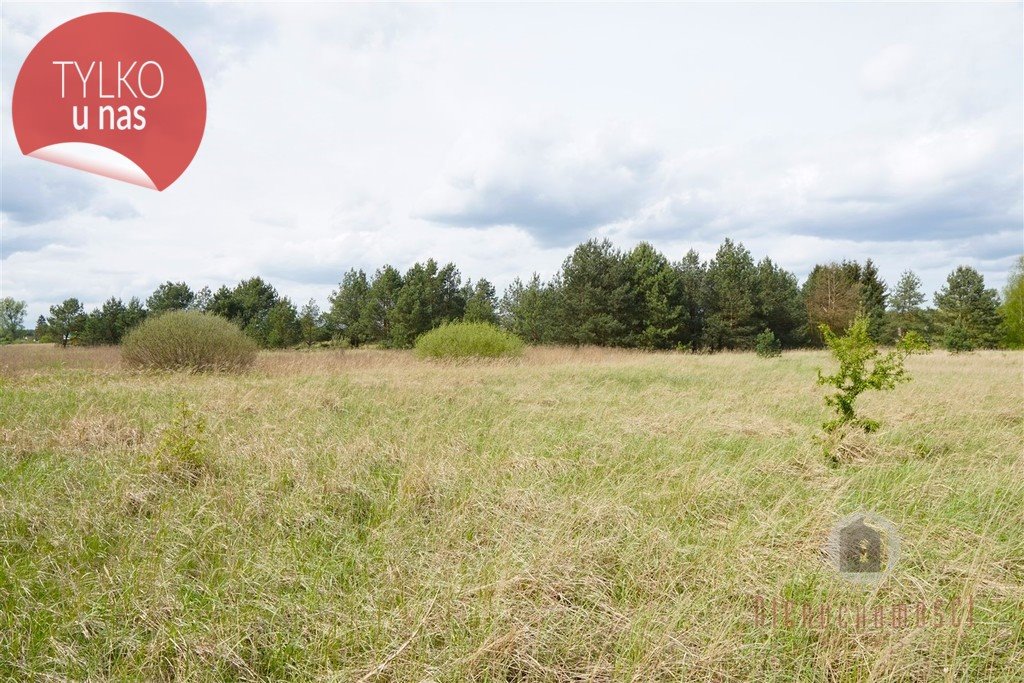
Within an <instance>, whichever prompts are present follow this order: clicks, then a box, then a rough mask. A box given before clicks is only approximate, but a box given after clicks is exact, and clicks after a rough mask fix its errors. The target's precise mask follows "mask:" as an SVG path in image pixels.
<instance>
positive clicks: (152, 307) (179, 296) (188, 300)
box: [146, 281, 196, 315]
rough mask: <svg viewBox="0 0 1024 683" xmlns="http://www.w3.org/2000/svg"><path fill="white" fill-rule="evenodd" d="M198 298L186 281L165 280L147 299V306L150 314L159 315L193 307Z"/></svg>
mask: <svg viewBox="0 0 1024 683" xmlns="http://www.w3.org/2000/svg"><path fill="white" fill-rule="evenodd" d="M195 300H196V295H195V293H194V292H193V291H192V289H191V288H190V287H189V286H188V285H187V284H185V283H184V282H169V281H168V282H165V283H163V284H162V285H160V286H159V287H157V288H156V290H155V291H154V292H153V293H152V294H150V295H149V298H148V299H146V308H147V309H149V313H150V315H159V314H161V313H166V312H167V311H183V310H185V309H187V308H191V307H192V305H193V303H194V302H195Z"/></svg>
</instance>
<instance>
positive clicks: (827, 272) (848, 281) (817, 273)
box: [803, 262, 860, 343]
mask: <svg viewBox="0 0 1024 683" xmlns="http://www.w3.org/2000/svg"><path fill="white" fill-rule="evenodd" d="M859 275H860V268H859V266H857V265H856V264H851V263H848V262H844V263H841V264H840V263H829V264H826V265H816V266H814V268H813V269H812V270H811V274H810V275H809V276H808V277H807V281H806V282H805V283H804V286H803V294H804V303H805V305H806V308H807V320H808V323H809V327H810V328H811V329H810V332H811V337H812V339H814V340H816V341H818V342H820V343H823V342H824V338H823V337H822V336H821V326H822V325H828V327H829V329H830V330H833V331H835V332H837V333H838V332H843V331H844V330H846V329H847V328H848V327H849V326H850V323H852V322H853V318H854V317H855V316H856V315H857V311H858V309H859V308H860V284H859V282H858V277H859Z"/></svg>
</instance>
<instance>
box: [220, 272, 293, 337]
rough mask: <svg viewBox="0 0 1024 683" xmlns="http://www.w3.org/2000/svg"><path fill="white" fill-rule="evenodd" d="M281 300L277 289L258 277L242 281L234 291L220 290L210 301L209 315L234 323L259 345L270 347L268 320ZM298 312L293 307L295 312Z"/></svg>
mask: <svg viewBox="0 0 1024 683" xmlns="http://www.w3.org/2000/svg"><path fill="white" fill-rule="evenodd" d="M278 300H279V297H278V294H277V290H276V289H274V287H272V286H271V285H270V284H268V283H266V282H265V281H264V280H263V279H262V278H259V277H254V278H250V279H248V280H242V281H241V282H239V283H238V285H236V286H235V287H234V289H228V288H227V287H221V288H220V289H218V290H217V292H216V293H215V294H214V295H213V297H212V298H211V300H210V307H209V312H210V313H215V314H217V315H220V316H223V317H225V318H227V319H228V320H230V321H232V322H234V323H235V324H237V325H238V326H239V327H241V328H242V330H244V331H245V333H246V334H248V335H249V336H250V337H252V338H253V339H254V340H255V341H256V343H257V344H259V345H261V346H268V345H269V339H268V333H269V327H268V324H267V318H268V316H269V315H270V310H271V309H272V308H273V307H274V305H275V304H276V303H277V302H278ZM294 308H295V307H294V306H292V310H294Z"/></svg>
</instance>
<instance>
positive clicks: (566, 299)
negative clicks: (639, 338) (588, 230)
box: [553, 239, 639, 346]
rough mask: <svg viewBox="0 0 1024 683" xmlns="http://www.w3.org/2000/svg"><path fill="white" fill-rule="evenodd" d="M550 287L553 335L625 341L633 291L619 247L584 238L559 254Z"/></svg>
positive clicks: (603, 342)
mask: <svg viewBox="0 0 1024 683" xmlns="http://www.w3.org/2000/svg"><path fill="white" fill-rule="evenodd" d="M554 286H555V287H556V288H557V290H558V295H557V300H558V303H559V306H558V312H559V316H558V317H559V320H558V325H557V328H556V331H555V333H554V335H553V336H554V337H555V339H556V341H559V342H561V343H569V344H596V345H598V346H628V345H629V340H630V335H631V331H632V330H634V329H636V326H637V322H636V318H637V310H638V308H639V295H638V293H637V290H636V288H635V286H634V283H633V282H632V279H631V278H630V276H629V268H628V266H627V265H626V263H625V258H624V257H623V255H622V252H620V251H619V250H617V249H615V248H614V247H613V246H612V243H611V242H609V241H608V240H601V241H598V240H596V239H594V240H590V241H588V242H584V243H583V244H581V245H579V246H577V247H576V249H575V250H574V251H573V252H572V254H570V255H569V257H568V258H566V259H565V262H564V263H563V264H562V270H561V273H560V275H559V277H557V278H556V281H555V283H554Z"/></svg>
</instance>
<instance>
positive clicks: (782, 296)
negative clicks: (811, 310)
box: [756, 258, 807, 348]
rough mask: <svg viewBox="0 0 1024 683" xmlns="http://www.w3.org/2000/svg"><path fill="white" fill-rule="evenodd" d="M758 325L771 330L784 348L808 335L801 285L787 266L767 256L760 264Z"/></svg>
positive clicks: (758, 272) (795, 343)
mask: <svg viewBox="0 0 1024 683" xmlns="http://www.w3.org/2000/svg"><path fill="white" fill-rule="evenodd" d="M756 291H757V318H758V327H759V328H761V329H762V330H763V329H768V330H770V331H771V332H772V334H773V335H774V336H775V338H776V339H777V340H778V342H779V344H781V346H782V347H784V348H792V347H794V346H798V345H799V344H801V343H802V342H803V341H804V339H806V333H807V309H806V308H805V307H804V301H803V295H802V294H801V292H800V285H799V283H798V281H797V279H796V275H793V274H792V273H790V272H789V271H787V270H783V269H782V268H780V267H779V266H777V265H775V264H774V263H772V261H771V259H769V258H764V259H762V260H761V261H760V262H759V263H758V264H757V286H756Z"/></svg>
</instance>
